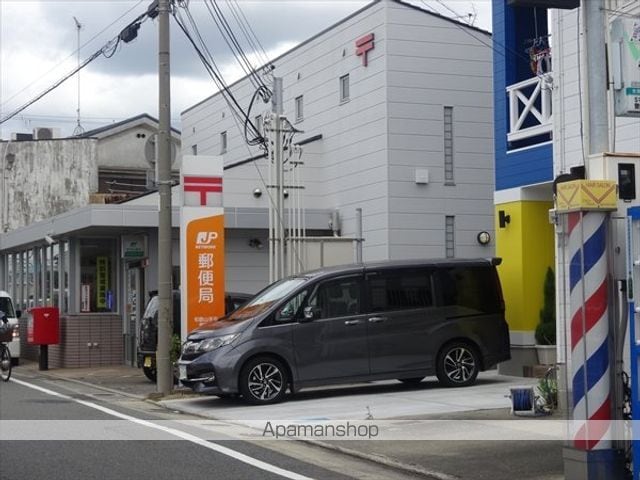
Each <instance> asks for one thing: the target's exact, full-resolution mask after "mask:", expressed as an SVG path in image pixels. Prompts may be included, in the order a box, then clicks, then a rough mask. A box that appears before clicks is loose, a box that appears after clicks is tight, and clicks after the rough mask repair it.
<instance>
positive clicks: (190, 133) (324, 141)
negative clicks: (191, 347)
mask: <svg viewBox="0 0 640 480" xmlns="http://www.w3.org/2000/svg"><path fill="white" fill-rule="evenodd" d="M369 35H371V36H372V38H371V40H370V41H369V42H368V44H369V47H370V49H369V50H368V51H367V52H366V53H364V55H358V54H357V53H356V48H357V47H356V43H357V41H358V40H360V39H365V38H366V37H367V36H369ZM273 65H274V69H273V72H272V75H273V76H276V77H282V78H283V84H284V111H285V115H287V117H288V119H289V121H290V122H291V123H292V124H293V125H294V126H295V128H297V129H299V130H302V131H303V133H298V134H297V135H296V136H295V138H294V142H298V143H300V144H301V145H302V148H303V154H302V156H301V160H302V161H303V162H304V166H303V167H302V174H301V182H300V183H301V184H302V185H303V186H304V188H305V190H304V203H305V206H306V207H307V208H318V209H320V208H322V209H330V210H334V209H335V210H337V211H338V212H339V217H340V228H339V231H340V234H341V235H345V236H354V235H355V233H356V224H355V211H356V208H362V211H363V231H364V235H363V236H364V238H365V241H364V259H365V260H377V259H387V258H389V259H399V258H417V257H445V256H456V257H478V256H482V257H486V256H490V255H492V254H493V247H492V246H491V245H490V246H488V247H487V246H482V245H480V244H479V243H478V240H477V237H478V233H479V232H481V231H487V232H490V233H491V235H492V236H493V200H492V199H493V189H494V176H493V171H494V170H493V119H492V78H493V76H492V49H491V37H490V35H489V34H488V33H487V32H485V31H482V30H478V29H476V28H473V27H470V26H468V25H466V24H463V23H459V22H456V21H453V20H451V19H449V18H445V17H442V16H439V15H436V14H433V13H430V12H427V11H425V10H422V9H420V8H417V7H414V6H412V5H408V4H405V3H403V2H400V1H396V0H383V1H375V2H373V3H371V4H370V5H368V6H366V7H365V8H363V9H361V10H359V11H357V12H355V13H354V14H352V15H351V16H349V17H347V18H345V19H343V20H342V21H340V22H339V23H337V24H335V25H333V26H331V27H329V28H327V29H326V30H325V31H323V32H321V33H319V34H318V35H315V36H314V37H312V38H310V39H309V40H307V41H305V42H303V43H301V44H300V45H298V46H297V47H295V48H294V49H292V50H290V51H289V52H287V53H285V54H283V55H282V56H280V57H278V58H276V59H275V60H274V61H273ZM230 89H231V91H232V92H233V93H234V95H235V97H236V98H237V99H238V101H239V103H240V104H241V105H243V106H245V107H246V106H247V105H249V103H250V100H251V97H252V96H253V94H254V88H253V86H252V85H251V83H250V81H249V79H248V78H244V79H242V80H240V81H238V82H236V83H235V84H233V85H232V86H231V87H230ZM256 104H259V106H257V107H254V109H253V111H252V112H250V118H251V119H252V120H253V121H254V122H256V123H257V121H256V120H255V118H256V117H257V116H261V118H264V115H263V114H264V113H265V111H266V110H269V109H270V105H265V104H264V103H261V102H256ZM238 127H239V125H238V124H237V123H236V120H235V118H234V116H233V115H232V114H231V111H230V109H229V107H228V106H227V104H226V102H225V100H224V98H223V97H222V95H221V94H216V95H213V96H212V97H209V98H207V99H205V100H203V101H202V102H200V103H198V104H196V105H194V106H193V107H191V108H189V109H187V110H186V111H184V112H183V113H182V132H183V133H182V148H183V154H184V155H187V154H193V153H197V154H208V155H219V154H222V155H223V156H224V163H225V168H226V169H225V180H224V181H225V187H224V192H225V193H224V201H225V205H226V206H230V205H233V206H234V207H261V208H266V207H267V206H268V201H269V198H268V197H269V196H268V195H262V196H261V197H259V198H256V197H254V195H253V194H252V193H253V191H254V189H256V188H260V189H261V190H262V191H263V192H264V191H265V190H267V186H266V183H267V177H268V172H267V170H268V169H267V161H266V159H265V158H264V157H262V158H259V159H257V160H255V161H251V160H250V159H252V158H254V157H256V156H260V154H261V153H262V152H261V151H260V150H259V149H258V148H257V147H254V148H249V147H248V146H247V145H246V143H245V140H244V133H243V131H242V125H240V127H241V128H238ZM329 220H330V218H327V221H329Z"/></svg>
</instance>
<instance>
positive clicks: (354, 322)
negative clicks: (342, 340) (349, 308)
mask: <svg viewBox="0 0 640 480" xmlns="http://www.w3.org/2000/svg"><path fill="white" fill-rule="evenodd" d="M361 323H362V320H345V321H344V324H345V325H347V326H350V325H360V324H361Z"/></svg>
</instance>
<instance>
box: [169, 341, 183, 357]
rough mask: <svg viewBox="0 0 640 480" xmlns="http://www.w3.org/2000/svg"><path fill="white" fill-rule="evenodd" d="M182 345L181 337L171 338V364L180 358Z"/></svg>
mask: <svg viewBox="0 0 640 480" xmlns="http://www.w3.org/2000/svg"><path fill="white" fill-rule="evenodd" d="M181 347H182V343H181V342H180V335H173V336H172V337H171V351H170V352H169V355H170V358H171V363H175V362H177V361H178V359H179V358H180V349H181Z"/></svg>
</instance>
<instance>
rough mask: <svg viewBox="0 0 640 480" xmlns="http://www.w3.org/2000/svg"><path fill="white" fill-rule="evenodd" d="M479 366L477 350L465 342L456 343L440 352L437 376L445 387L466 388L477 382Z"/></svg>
mask: <svg viewBox="0 0 640 480" xmlns="http://www.w3.org/2000/svg"><path fill="white" fill-rule="evenodd" d="M479 366H480V363H479V359H478V354H477V353H476V350H475V348H473V347H472V346H471V345H469V344H468V343H465V342H454V343H450V344H449V345H446V346H445V347H444V348H443V349H442V350H441V351H440V354H439V355H438V364H437V366H436V374H437V376H438V380H439V381H440V383H441V384H442V385H444V386H445V387H466V386H467V385H472V384H473V383H474V382H475V381H476V377H477V376H478V372H479V370H480V367H479Z"/></svg>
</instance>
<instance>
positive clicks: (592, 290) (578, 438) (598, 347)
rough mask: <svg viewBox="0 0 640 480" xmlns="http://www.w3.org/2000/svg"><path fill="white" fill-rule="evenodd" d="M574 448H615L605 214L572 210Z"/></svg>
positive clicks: (570, 244) (570, 254)
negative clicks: (612, 435)
mask: <svg viewBox="0 0 640 480" xmlns="http://www.w3.org/2000/svg"><path fill="white" fill-rule="evenodd" d="M568 234H569V258H570V273H569V283H570V307H571V322H570V332H571V333H570V338H571V362H572V385H573V421H574V425H575V426H576V428H575V429H574V437H573V438H574V446H575V447H576V448H578V449H581V450H600V449H607V448H611V440H610V437H611V393H610V370H609V368H610V367H609V320H608V300H609V299H608V296H609V292H608V281H607V277H608V266H607V256H606V244H607V214H606V213H603V212H584V211H579V212H572V213H569V214H568Z"/></svg>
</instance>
